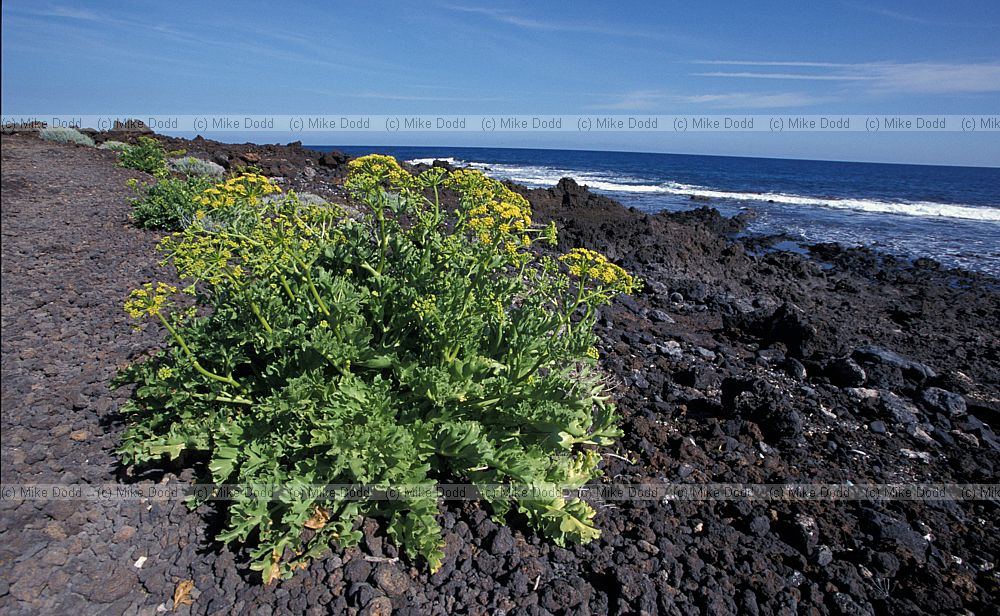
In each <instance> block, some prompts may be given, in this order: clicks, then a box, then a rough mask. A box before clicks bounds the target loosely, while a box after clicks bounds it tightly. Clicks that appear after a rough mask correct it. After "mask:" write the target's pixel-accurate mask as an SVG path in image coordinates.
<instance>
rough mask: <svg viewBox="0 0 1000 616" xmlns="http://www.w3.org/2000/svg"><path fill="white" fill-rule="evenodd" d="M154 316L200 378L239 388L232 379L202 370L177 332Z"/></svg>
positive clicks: (158, 315) (165, 321)
mask: <svg viewBox="0 0 1000 616" xmlns="http://www.w3.org/2000/svg"><path fill="white" fill-rule="evenodd" d="M156 316H157V317H159V319H160V322H161V323H163V326H164V327H166V328H167V331H168V332H170V335H171V336H173V338H174V340H176V341H177V344H179V345H180V346H181V348H182V349H184V353H185V354H186V355H187V356H188V359H190V360H191V364H192V365H193V366H194V369H195V370H197V371H198V372H199V373H200V374H201V375H202V376H205V377H208V378H210V379H212V380H214V381H218V382H220V383H225V384H227V385H232V386H233V387H236V388H239V387H240V384H239V383H237V382H236V381H235V380H233V377H231V376H219V375H218V374H215V373H214V372H210V371H208V370H206V369H205V368H203V367H202V365H201V364H200V363H198V358H197V357H195V356H194V353H192V352H191V349H190V348H188V345H187V342H185V341H184V338H183V337H182V336H181V335H180V334H179V333H177V330H176V329H174V328H173V326H172V325H171V324H170V323H169V322H168V321H167V320H166V319H165V318H164V317H163V315H162V314H159V313H157V315H156Z"/></svg>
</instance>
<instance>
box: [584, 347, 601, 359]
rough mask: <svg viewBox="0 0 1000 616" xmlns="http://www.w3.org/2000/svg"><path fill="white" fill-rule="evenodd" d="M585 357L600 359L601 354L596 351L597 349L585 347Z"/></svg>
mask: <svg viewBox="0 0 1000 616" xmlns="http://www.w3.org/2000/svg"><path fill="white" fill-rule="evenodd" d="M587 357H589V358H591V359H600V358H601V352H600V351H598V350H597V347H587Z"/></svg>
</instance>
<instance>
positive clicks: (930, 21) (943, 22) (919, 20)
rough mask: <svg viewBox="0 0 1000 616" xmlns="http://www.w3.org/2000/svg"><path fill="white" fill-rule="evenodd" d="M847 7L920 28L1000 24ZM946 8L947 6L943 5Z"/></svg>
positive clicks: (858, 6) (879, 8)
mask: <svg viewBox="0 0 1000 616" xmlns="http://www.w3.org/2000/svg"><path fill="white" fill-rule="evenodd" d="M847 6H849V7H851V8H853V9H857V10H859V11H864V12H866V13H871V14H872V15H878V16H880V17H885V18H887V19H891V20H893V21H902V22H906V23H911V24H920V25H921V26H933V27H935V28H941V27H948V28H1000V24H996V23H989V22H982V21H979V22H971V21H949V20H947V19H934V18H928V17H920V16H917V15H911V14H909V13H903V12H900V11H894V10H892V9H887V8H885V7H882V6H876V5H869V4H856V3H853V2H849V3H847ZM944 6H947V5H944Z"/></svg>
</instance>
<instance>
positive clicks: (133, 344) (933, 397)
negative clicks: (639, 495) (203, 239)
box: [0, 133, 1000, 614]
mask: <svg viewBox="0 0 1000 616" xmlns="http://www.w3.org/2000/svg"><path fill="white" fill-rule="evenodd" d="M93 136H94V137H95V140H96V141H98V142H101V141H103V140H107V139H122V138H123V137H125V136H124V135H118V134H114V133H95V134H94V135H93ZM160 139H161V140H162V141H163V142H164V144H165V145H166V147H167V148H168V149H184V150H186V151H187V153H188V154H190V155H194V156H197V157H200V158H204V159H206V160H212V161H213V162H216V163H218V164H221V165H223V166H224V167H226V168H227V169H229V168H235V167H239V166H243V165H247V164H252V165H256V166H259V167H260V168H261V169H262V171H263V172H264V173H265V174H267V175H270V176H277V177H281V178H283V181H284V182H285V185H286V186H289V187H292V188H295V189H296V190H301V191H308V192H312V193H315V194H319V195H320V196H322V197H324V198H327V199H330V200H333V201H337V202H345V201H346V196H345V193H344V191H343V189H342V187H341V182H342V180H343V178H344V176H345V175H346V162H347V160H348V157H346V156H344V155H342V154H337V153H325V154H324V153H319V152H314V151H311V150H308V149H306V148H303V147H302V146H301V144H289V145H287V146H270V145H268V146H257V145H250V144H243V145H234V144H221V143H217V142H213V141H208V140H203V139H194V140H184V139H176V138H170V137H160ZM113 163H114V155H113V153H111V152H108V151H101V150H95V149H90V148H83V147H77V146H70V145H58V144H51V143H45V142H42V141H40V140H38V139H37V138H35V137H34V136H31V135H14V136H6V135H5V136H4V138H3V196H4V207H3V212H2V213H3V383H4V385H3V448H2V463H3V466H2V468H3V470H2V473H3V483H5V484H9V483H10V484H12V483H30V482H37V483H58V482H64V483H73V482H78V481H85V482H89V483H110V482H115V481H122V482H126V481H139V482H149V481H163V482H168V481H178V480H182V481H183V480H187V479H190V475H189V474H181V476H180V477H179V478H178V477H175V476H174V475H172V474H171V473H169V472H168V473H166V474H161V475H157V476H155V477H147V476H143V477H137V478H129V477H126V476H125V474H124V472H123V471H122V469H121V468H120V467H119V466H118V465H117V461H116V459H115V456H114V455H113V450H114V447H115V446H116V445H117V438H118V434H119V433H120V430H121V424H120V418H118V417H117V415H116V410H117V408H118V407H119V406H120V404H121V402H122V401H123V400H124V399H125V398H126V397H127V393H128V392H125V391H117V392H111V391H109V389H108V381H109V379H110V377H111V376H112V375H113V373H114V372H115V370H116V368H117V367H119V366H120V365H122V364H124V363H125V362H127V361H129V360H130V359H133V358H135V357H137V356H139V355H141V354H142V353H144V352H145V351H146V350H148V349H149V348H150V347H151V346H152V345H153V344H154V341H155V339H156V336H155V335H154V334H155V332H144V333H133V332H132V331H131V330H130V328H129V327H128V324H127V323H126V320H125V317H124V315H123V314H122V313H121V310H120V303H121V301H122V298H123V297H124V295H125V294H126V293H127V290H128V288H130V287H133V286H136V285H137V284H139V283H140V282H143V281H144V280H145V279H148V278H150V277H152V276H153V275H154V274H153V272H154V271H155V268H156V263H155V262H156V254H155V252H154V251H153V250H152V247H153V245H154V244H155V242H156V239H157V237H156V234H153V233H150V232H145V231H140V230H138V229H136V228H134V227H132V226H130V225H129V223H128V218H127V217H128V211H129V207H128V201H127V199H128V196H129V190H128V189H127V188H126V187H125V181H126V180H127V179H128V178H130V177H142V174H141V173H138V172H132V171H129V170H124V169H119V168H116V167H114V166H113ZM147 179H148V178H147ZM519 190H521V191H522V192H523V194H525V196H526V197H527V198H528V199H529V200H530V201H531V203H532V206H533V209H534V212H535V219H536V221H537V222H542V223H544V222H546V221H548V220H550V219H551V220H555V221H556V222H557V223H558V225H559V227H560V242H561V244H562V246H563V247H569V246H583V247H587V248H592V249H595V250H599V251H601V252H603V253H605V254H607V255H608V256H609V257H610V258H611V259H613V260H615V261H616V262H617V263H619V264H620V265H622V266H623V267H625V268H627V269H628V270H630V271H631V272H633V273H635V274H637V275H638V276H640V277H641V278H643V279H644V280H645V281H646V288H645V291H644V292H643V293H642V294H640V295H639V296H638V297H635V298H622V299H621V300H619V301H617V302H616V303H615V304H614V305H612V306H610V307H608V308H607V309H606V310H604V312H603V314H602V317H601V319H600V322H599V326H598V333H599V335H600V337H601V339H602V341H603V343H602V348H601V349H600V350H601V355H602V362H603V366H604V369H605V370H606V371H607V372H608V373H609V378H610V379H611V381H612V382H613V383H614V384H615V386H614V388H613V392H614V394H615V396H616V397H617V398H618V405H619V411H620V413H621V415H622V427H623V428H624V431H625V438H624V439H622V441H621V442H620V443H619V444H618V445H617V447H615V448H614V449H613V450H612V451H609V452H608V455H606V456H605V471H606V479H607V480H608V481H612V480H613V481H614V482H616V483H633V484H641V483H682V484H702V483H750V484H784V483H802V484H818V483H823V484H844V483H845V482H851V483H853V484H914V483H949V484H951V483H954V484H965V483H995V482H996V477H997V474H998V470H1000V439H998V437H997V436H996V434H995V433H994V429H995V428H1000V341H998V339H997V336H996V332H997V331H1000V281H998V280H996V279H994V278H991V277H989V276H985V275H981V274H974V273H968V272H963V271H958V270H945V269H943V268H941V267H940V266H938V265H937V264H936V263H934V262H932V261H929V260H917V261H914V262H910V261H906V260H902V259H895V258H892V257H888V256H885V255H881V254H878V253H875V252H872V251H869V250H864V249H850V250H845V249H842V248H840V247H838V246H833V245H817V246H812V247H810V249H809V253H810V254H809V255H801V254H796V253H790V252H781V251H775V250H771V249H769V248H768V247H767V244H768V242H767V241H761V240H737V239H734V233H736V232H737V231H738V230H739V228H740V221H738V220H729V219H725V218H723V217H721V216H720V215H719V214H718V213H717V212H715V211H714V210H711V209H709V208H704V209H699V210H694V211H691V212H684V213H680V214H666V213H664V214H656V215H650V214H645V213H642V212H638V211H635V210H629V209H626V208H624V207H622V206H621V205H619V204H618V203H616V202H614V201H613V200H611V199H608V198H606V197H602V196H600V195H596V194H593V193H591V192H589V191H588V190H586V189H585V188H584V187H580V186H577V185H576V184H575V183H573V182H572V180H564V181H562V182H560V184H559V185H558V186H556V187H554V188H551V189H539V190H528V189H519ZM442 521H443V525H444V527H445V528H446V532H447V535H446V538H447V542H448V543H447V548H446V552H447V558H446V560H445V565H444V567H443V568H442V570H441V571H439V572H438V573H436V574H434V575H433V576H431V575H429V574H428V572H427V571H426V568H424V567H421V566H414V564H412V563H410V562H409V561H408V560H407V559H405V558H399V557H398V555H397V554H396V551H395V549H394V548H393V546H392V545H391V543H390V542H389V541H388V540H387V538H386V536H385V533H384V529H381V528H380V527H379V525H378V523H376V522H375V521H372V520H367V521H365V523H364V525H363V527H362V530H363V531H364V534H365V540H364V541H363V543H362V546H361V547H360V548H358V549H351V550H334V551H333V554H332V555H330V556H328V557H327V558H325V559H322V560H319V561H317V562H316V563H314V564H313V565H312V566H311V567H310V568H309V569H307V570H304V571H301V572H299V573H298V574H296V576H295V577H294V578H292V579H291V580H287V581H284V582H280V583H278V584H275V585H272V586H267V587H265V586H261V585H260V584H259V583H258V582H256V581H255V579H254V578H253V576H252V575H251V572H249V571H248V569H247V563H246V558H245V556H244V555H243V554H241V553H239V552H232V551H230V550H228V549H226V548H222V547H220V546H219V545H217V544H215V543H213V542H211V541H209V540H208V539H207V538H206V537H207V536H209V535H210V532H209V529H210V528H211V527H212V526H213V525H215V524H217V523H218V520H217V518H216V517H215V516H214V515H213V513H212V512H211V511H210V510H209V509H204V510H199V512H197V513H188V512H187V510H186V508H185V507H184V506H183V504H182V503H180V502H154V503H148V504H140V503H138V502H109V503H95V502H72V503H70V502H67V501H48V502H46V501H16V500H9V499H6V498H5V499H4V500H3V501H2V502H0V524H2V529H3V530H2V531H0V534H2V537H0V567H2V569H3V571H4V573H3V574H2V575H0V580H2V581H0V609H3V610H4V612H5V613H15V614H21V613H24V614H28V613H38V612H47V613H65V612H69V611H83V612H84V613H98V612H102V613H109V614H112V613H114V614H118V613H141V614H155V613H157V611H158V610H160V611H163V610H164V609H165V608H171V607H173V605H172V600H171V599H172V597H173V594H174V590H175V588H176V586H177V584H178V583H180V582H182V581H184V580H192V581H193V584H194V591H193V592H192V597H193V598H194V602H193V603H192V604H191V605H180V606H178V610H177V611H178V613H191V614H203V613H204V614H215V613H218V614H228V613H248V614H271V613H278V614H286V613H288V614H300V613H315V614H324V613H330V614H340V613H358V614H388V613H393V614H428V613H429V614H448V613H477V614H478V613H481V614H487V613H490V614H498V613H507V614H520V613H526V614H550V613H551V614H590V613H592V614H605V613H614V614H637V613H648V614H699V613H711V614H737V613H738V614H798V613H806V614H942V613H951V614H965V613H976V614H980V613H990V611H991V610H995V609H996V608H995V605H994V604H995V601H996V600H995V597H997V596H1000V570H998V569H997V567H996V562H997V560H998V554H1000V527H998V526H1000V515H998V501H997V500H996V499H994V500H981V501H947V500H944V501H926V502H924V501H915V500H910V501H906V500H882V501H880V500H871V501H840V502H832V501H821V500H817V501H790V500H776V501H750V500H737V499H733V500H718V501H684V500H674V501H666V502H660V501H654V500H636V501H622V502H617V503H614V506H608V507H604V508H601V509H600V510H599V513H598V517H597V525H598V526H599V527H600V528H601V529H603V535H602V537H601V539H600V540H599V541H596V542H594V543H593V544H590V545H587V546H576V547H573V548H571V549H561V548H558V547H556V546H554V545H552V544H551V543H550V542H547V541H544V540H542V539H540V538H538V537H536V536H535V535H534V534H532V533H530V532H528V531H527V530H526V529H525V527H524V526H523V525H518V524H517V523H516V521H514V522H513V523H512V525H511V526H510V527H497V526H496V525H495V524H494V523H493V522H492V521H490V519H489V517H488V515H487V512H486V511H484V510H482V509H480V508H479V507H478V506H477V504H475V503H466V504H465V505H464V506H459V505H458V504H455V503H452V504H450V505H449V506H448V507H447V508H446V509H445V510H444V511H443V512H442ZM140 558H144V560H143V561H142V564H141V566H138V567H137V566H135V563H136V562H138V559H140Z"/></svg>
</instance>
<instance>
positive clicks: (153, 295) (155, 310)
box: [125, 282, 177, 319]
mask: <svg viewBox="0 0 1000 616" xmlns="http://www.w3.org/2000/svg"><path fill="white" fill-rule="evenodd" d="M176 292H177V287H175V286H173V285H169V284H167V283H165V282H158V283H155V284H154V283H152V282H147V283H146V284H144V285H142V288H141V289H134V290H133V291H132V292H131V293H130V294H129V297H128V300H126V302H125V313H126V314H128V315H129V316H130V317H132V318H133V319H139V318H142V317H144V316H146V315H149V316H156V315H159V314H161V313H162V311H163V309H164V308H167V307H169V306H170V305H171V304H170V303H168V301H167V300H168V299H169V298H170V296H171V295H173V294H174V293H176Z"/></svg>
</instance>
